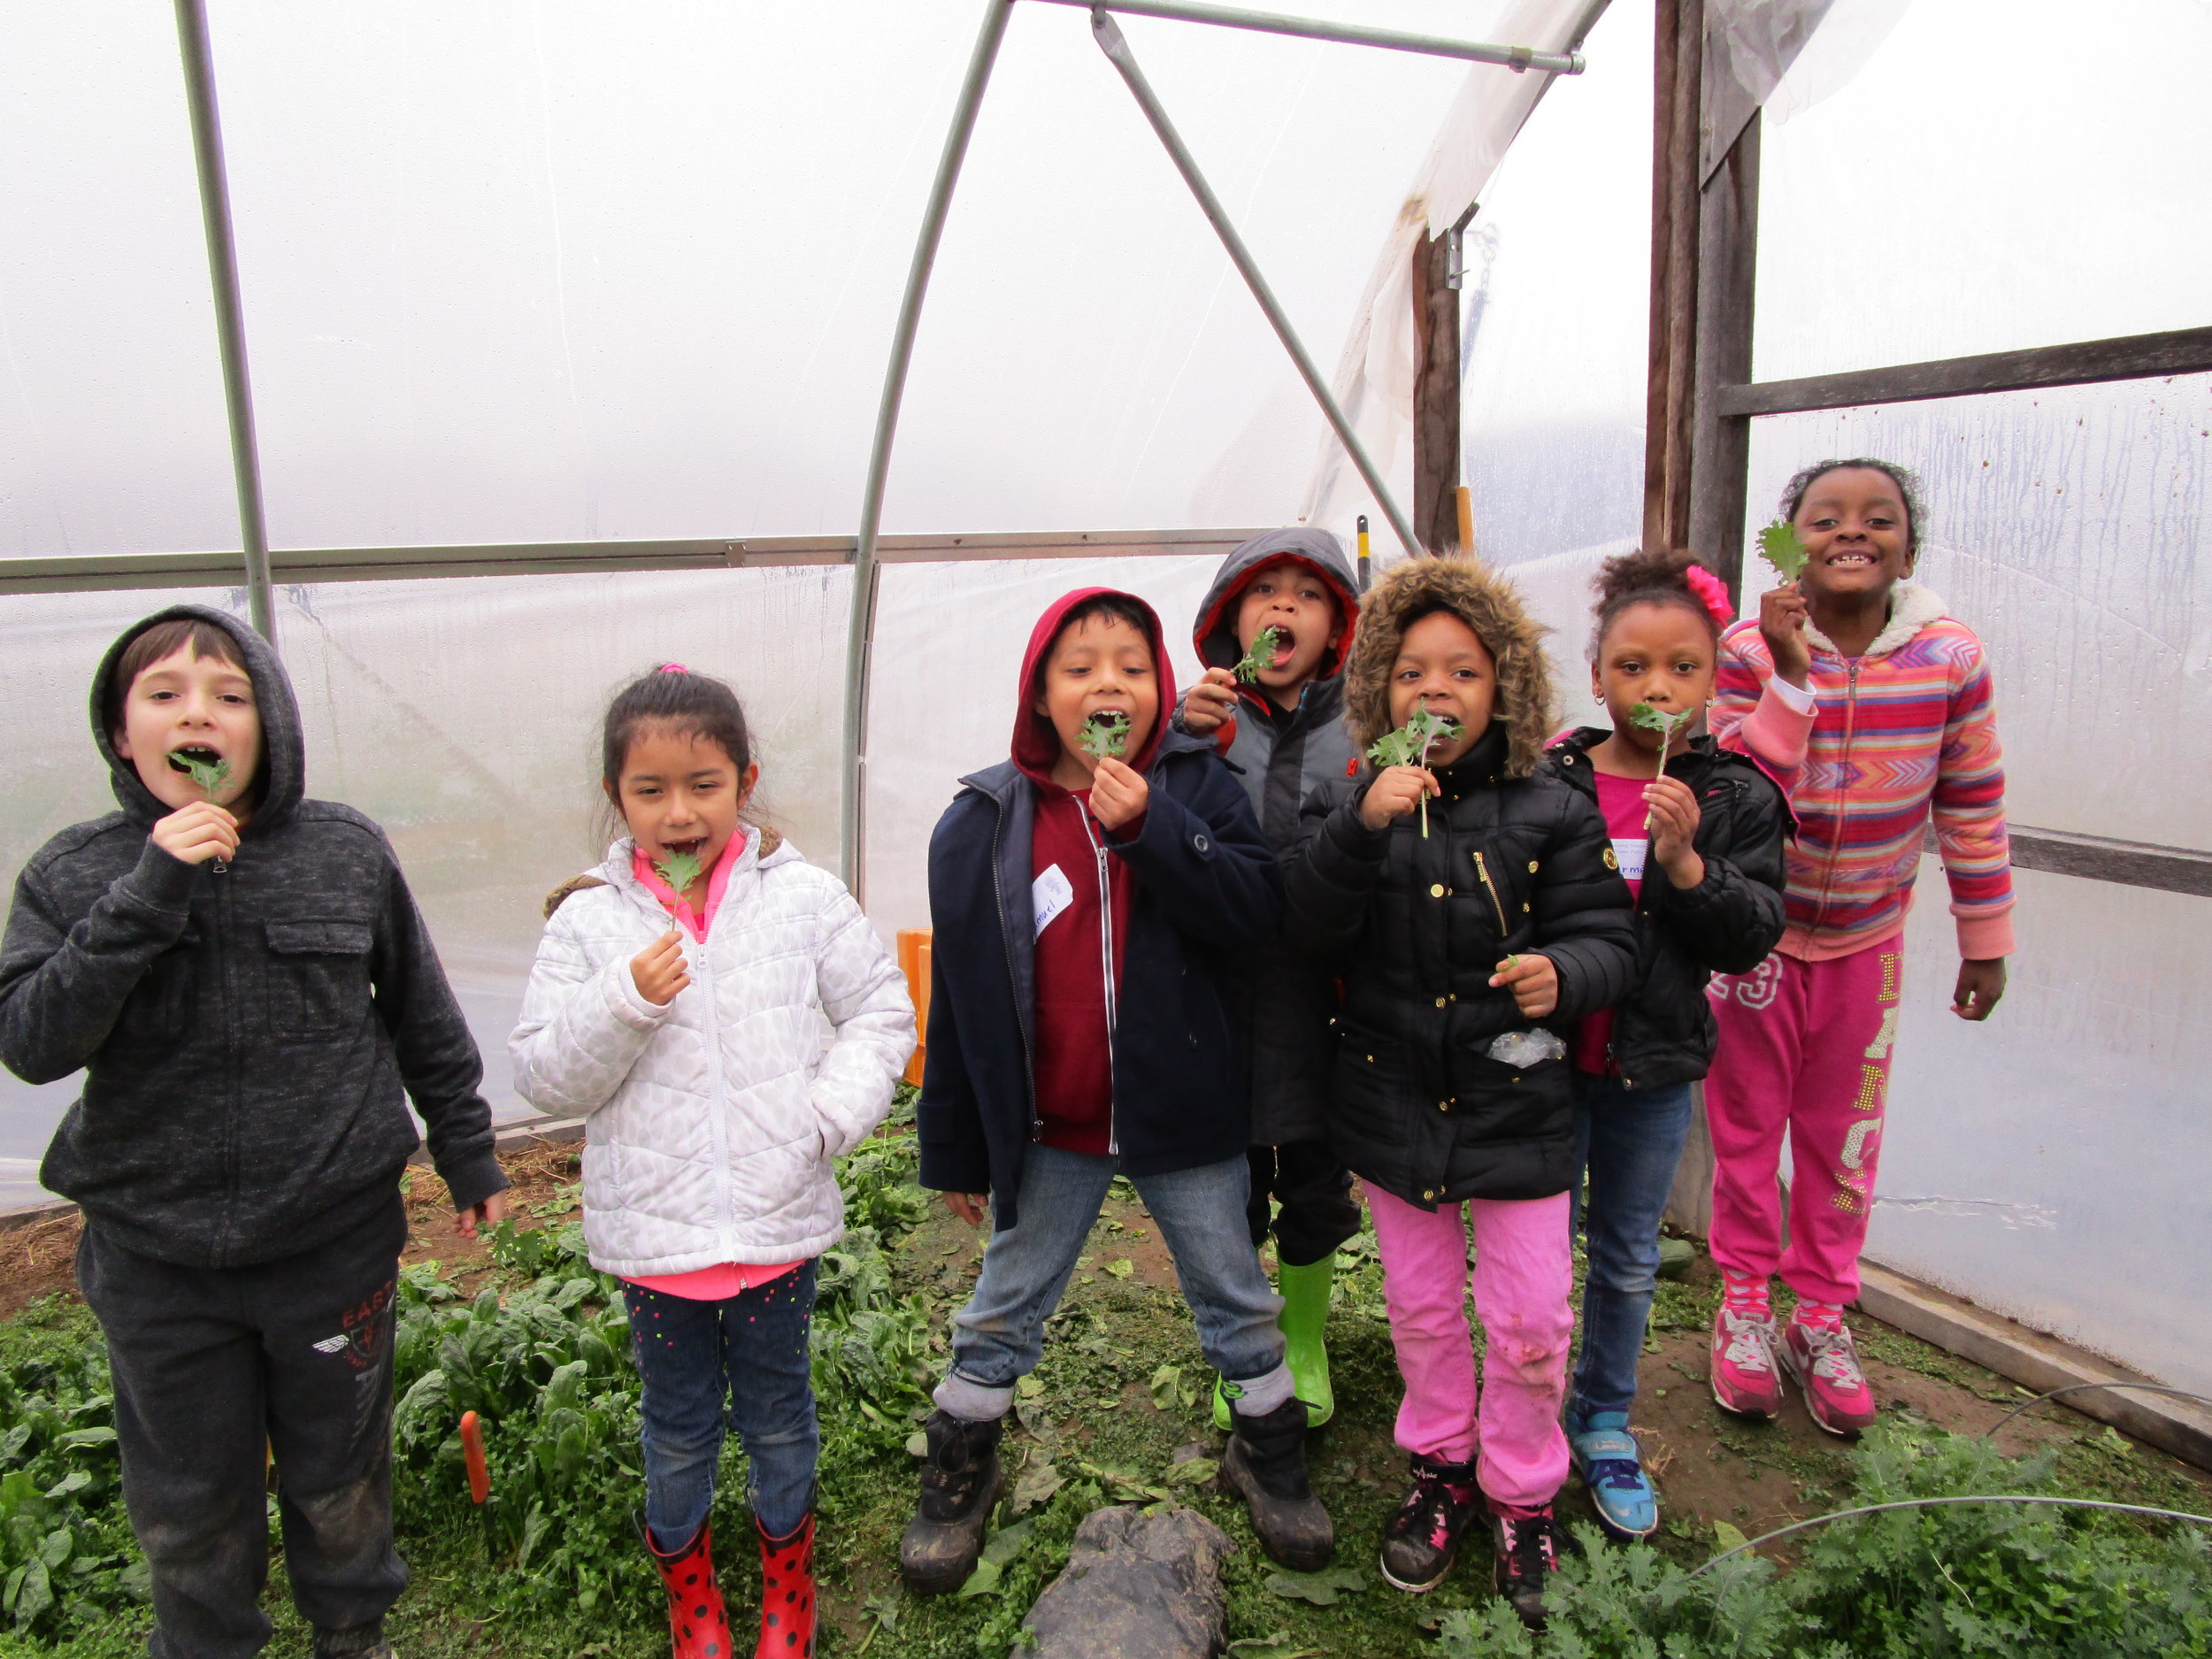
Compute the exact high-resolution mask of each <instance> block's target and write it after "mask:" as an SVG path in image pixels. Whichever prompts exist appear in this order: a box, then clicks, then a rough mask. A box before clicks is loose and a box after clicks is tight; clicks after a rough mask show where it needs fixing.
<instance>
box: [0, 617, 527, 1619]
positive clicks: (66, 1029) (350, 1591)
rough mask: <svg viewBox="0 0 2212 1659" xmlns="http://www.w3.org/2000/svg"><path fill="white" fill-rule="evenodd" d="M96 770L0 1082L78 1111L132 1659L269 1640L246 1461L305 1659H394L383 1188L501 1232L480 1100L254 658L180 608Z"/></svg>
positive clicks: (112, 683)
mask: <svg viewBox="0 0 2212 1659" xmlns="http://www.w3.org/2000/svg"><path fill="white" fill-rule="evenodd" d="M92 722H93V736H94V741H96V744H97V745H98V747H99V750H100V753H101V756H102V757H103V758H104V759H105V760H106V762H107V764H108V767H109V770H110V772H111V773H112V776H113V783H114V789H115V796H116V800H117V802H118V803H119V804H120V806H121V809H122V810H120V811H118V812H111V813H109V814H108V815H107V816H106V817H105V818H95V819H93V820H92V821H91V822H89V823H85V824H78V825H74V826H71V827H70V828H68V829H65V830H64V831H62V832H61V833H59V834H58V835H57V836H55V837H54V838H53V839H52V840H51V841H48V842H47V843H46V845H45V846H44V847H42V848H41V849H39V851H38V852H37V853H36V854H35V855H34V856H33V857H32V858H31V861H30V862H29V864H27V865H25V867H24V870H23V872H22V874H21V876H20V877H19V878H18V879H17V881H16V888H15V902H14V905H13V907H12V909H11V910H10V911H9V914H8V924H7V933H6V936H5V940H4V942H0V1060H4V1061H5V1062H6V1064H7V1065H8V1068H9V1069H10V1070H11V1071H13V1072H15V1073H16V1075H17V1076H19V1077H20V1078H22V1079H25V1080H26V1081H27V1082H32V1083H47V1082H52V1081H54V1080H56V1079H60V1078H64V1077H66V1076H68V1075H69V1074H70V1073H72V1072H73V1071H78V1070H80V1069H82V1071H83V1073H84V1087H83V1093H82V1094H81V1095H80V1096H79V1097H78V1099H77V1102H76V1103H75V1104H74V1105H73V1106H72V1107H71V1108H70V1109H69V1111H68V1115H67V1116H66V1117H65V1118H63V1119H62V1123H61V1127H60V1128H59V1129H58V1131H57V1132H56V1133H55V1135H54V1140H53V1143H52V1145H51V1146H50V1147H49V1148H48V1149H47V1153H46V1161H45V1164H44V1165H43V1166H42V1169H41V1171H40V1179H41V1180H42V1182H43V1183H44V1185H45V1186H46V1187H48V1188H49V1189H50V1190H51V1191H53V1192H57V1193H60V1194H64V1195H65V1196H66V1197H70V1198H73V1199H75V1200H76V1201H77V1202H78V1204H79V1205H80V1206H81V1208H82V1210H83V1212H84V1236H83V1240H82V1242H81V1244H80V1245H79V1247H78V1252H77V1277H78V1283H79V1285H80V1286H81V1288H82V1290H83V1292H84V1296H85V1300H86V1302H88V1303H89V1304H90V1305H91V1308H92V1311H93V1312H94V1314H95V1315H96V1316H97V1317H98V1318H99V1321H100V1325H101V1329H102V1330H103V1331H104V1333H105V1334H106V1337H107V1342H108V1357H109V1364H110V1367H111V1372H112V1376H113V1381H114V1389H115V1428H116V1433H117V1438H118V1441H119V1450H120V1452H121V1455H122V1463H123V1495H124V1499H125V1502H126V1503H127V1506H128V1508H129V1510H130V1517H131V1526H132V1529H133V1531H134V1532H135V1533H136V1535H137V1538H138V1541H139V1545H140V1547H141V1548H142V1549H144V1551H145V1552H146V1559H147V1563H148V1565H149V1566H150V1568H151V1570H152V1581H153V1604H154V1620H155V1629H154V1634H153V1638H152V1641H151V1644H150V1650H151V1652H152V1654H153V1655H155V1659H183V1656H184V1655H192V1656H193V1659H201V1655H209V1656H211V1659H245V1656H246V1655H251V1654H254V1653H256V1652H257V1651H258V1650H259V1649H260V1648H261V1647H262V1646H263V1645H264V1644H265V1642H266V1641H267V1640H268V1639H269V1630H270V1626H269V1621H268V1620H267V1618H266V1617H264V1616H263V1614H262V1612H261V1610H260V1608H259V1606H258V1605H257V1602H258V1600H259V1596H260V1593H261V1589H262V1586H263V1583H264V1581H265V1578H266V1577H267V1561H268V1523H267V1518H266V1511H265V1498H264V1490H265V1479H266V1476H265V1449H264V1448H265V1447H266V1448H269V1450H272V1451H273V1453H274V1456H275V1463H276V1472H277V1486H278V1494H277V1497H278V1504H279V1507H280V1509H281V1511H282V1514H283V1518H284V1543H285V1554H286V1558H287V1562H288V1567H289V1571H290V1578H291V1583H292V1596H293V1601H294V1602H295V1604H296V1606H297V1607H298V1609H299V1610H300V1613H301V1615H302V1617H304V1618H305V1619H306V1620H307V1621H308V1622H309V1623H310V1624H312V1625H313V1626H314V1628H315V1652H316V1655H318V1659H361V1656H364V1655H388V1654H389V1652H390V1649H389V1647H388V1645H387V1644H386V1643H385V1641H384V1637H383V1616H384V1613H385V1610H386V1609H388V1608H389V1607H390V1606H391V1604H392V1602H393V1601H396V1599H397V1598H398V1596H399V1593H400V1591H401V1590H402V1589H403V1587H405V1585H406V1582H407V1569H406V1567H405V1566H404V1564H403V1563H402V1562H401V1561H400V1559H399V1556H398V1555H397V1554H396V1552H395V1551H394V1549H393V1548H392V1516H391V1507H392V1506H391V1389H392V1370H391V1367H392V1335H393V1322H394V1307H393V1289H394V1281H395V1278H396V1274H397V1271H398V1265H399V1252H400V1248H401V1246H403V1244H404V1243H405V1242H406V1239H407V1221H406V1216H405V1213H404V1211H403V1210H402V1208H401V1202H400V1194H399V1177H400V1171H401V1170H402V1169H403V1167H404V1166H405V1164H406V1163H407V1160H408V1157H409V1156H410V1155H411V1153H412V1152H413V1151H414V1150H415V1148H416V1147H417V1145H418V1144H419V1141H418V1138H417V1136H416V1133H415V1128H414V1125H413V1124H412V1123H411V1121H410V1120H409V1118H408V1115H407V1101H408V1098H409V1097H410V1096H412V1098H413V1100H414V1103H415V1106H416V1109H417V1110H419V1112H420V1113H421V1114H422V1118H423V1121H424V1122H425V1123H426V1124H427V1125H429V1129H430V1150H431V1156H432V1159H433V1161H434V1163H435V1164H436V1165H437V1169H438V1173H439V1174H440V1175H441V1176H442V1177H443V1178H444V1180H445V1183H446V1187H447V1188H448V1190H449V1193H450V1194H451V1196H452V1199H453V1202H454V1206H455V1209H456V1210H457V1215H456V1217H455V1227H456V1230H457V1232H461V1233H472V1232H473V1231H474V1229H475V1226H476V1225H477V1224H478V1223H479V1222H483V1223H487V1224H488V1223H495V1222H496V1221H498V1220H499V1219H500V1217H501V1216H502V1215H503V1213H504V1210H505V1201H504V1199H503V1197H501V1196H500V1194H501V1193H502V1191H503V1189H504V1188H505V1187H506V1185H507V1180H506V1178H505V1177H504V1176H503V1175H502V1174H501V1173H500V1170H499V1165H498V1164H497V1162H496V1160H495V1158H494V1156H493V1153H492V1128H491V1112H490V1110H489V1109H488V1107H487V1106H486V1105H485V1103H484V1101H483V1098H482V1096H481V1095H480V1094H478V1092H477V1086H478V1083H479V1081H480V1078H481V1075H482V1067H481V1064H480V1062H479V1060H478V1057H477V1052H476V1045H475V1042H474V1041H473V1040H472V1038H471V1037H470V1035H469V1033H468V1027H467V1026H466V1025H465V1024H464V1023H463V1020H462V1018H461V1010H460V1008H459V1005H458V1004H457V1002H455V1001H454V997H453V993H452V991H451V989H450V988H449V987H448V986H447V984H446V979H445V974H444V972H443V971H442V969H441V968H440V967H439V965H438V958H437V955H436V952H435V951H434V950H433V949H432V948H431V943H430V937H429V934H428V933H427V931H426V929H425V928H424V926H423V921H422V918H421V916H420V915H419V914H418V913H417V911H416V909H415V904H414V901H413V899H412V898H411V896H410V895H409V893H408V890H407V883H406V880H405V879H404V878H403V876H402V875H401V873H400V869H399V862H398V860H397V858H396V857H395V856H394V855H393V852H392V849H391V847H390V845H389V843H388V842H387V841H385V839H384V836H383V833H382V832H381V831H380V830H379V829H378V828H377V826H375V825H374V824H373V823H372V822H371V821H370V820H369V819H368V818H365V817H363V816H362V815H361V814H360V813H358V812H357V811H355V810H353V809H352V808H350V807H345V806H339V805H336V804H334V803H330V802H325V801H311V800H307V799H304V798H303V790H302V785H303V770H304V769H303V749H302V745H301V741H300V722H299V710H298V708H297V706H296V704H295V703H294V702H293V698H292V688H291V686H290V684H289V683H288V681H287V680H286V679H285V677H284V671H283V669H282V668H281V667H280V665H279V664H278V663H277V660H276V656H275V654H274V653H273V651H272V650H271V649H269V647H268V646H267V644H266V643H265V642H264V641H262V639H261V637H260V636H259V635H258V634H254V633H253V632H252V631H251V630H250V629H248V628H247V627H245V626H242V624H240V623H239V622H237V621H236V620H235V619H234V618H230V617H228V616H226V615H224V614H223V613H221V612H219V611H208V610H203V609H201V608H199V607H197V606H193V605H178V606H175V607H173V608H172V609H170V610H167V611H161V612H159V613H158V614H157V615H155V616H153V617H150V618H147V619H146V620H145V621H143V622H142V623H140V624H139V625H138V626H135V627H134V628H132V629H131V630H130V631H129V632H128V633H127V634H124V635H123V637H122V638H121V639H119V640H118V641H116V642H115V644H114V645H113V646H112V647H111V648H110V649H109V651H108V654H107V657H106V658H105V659H104V661H103V662H102V663H101V664H100V668H99V672H98V673H97V674H96V677H95V679H94V681H93V688H92Z"/></svg>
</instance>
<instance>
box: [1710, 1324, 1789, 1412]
mask: <svg viewBox="0 0 2212 1659" xmlns="http://www.w3.org/2000/svg"><path fill="white" fill-rule="evenodd" d="M1712 1376H1713V1403H1714V1404H1716V1405H1717V1406H1718V1407H1719V1408H1720V1409H1722V1410H1724V1411H1732V1412H1734V1413H1735V1414H1736V1415H1737V1416H1738V1417H1755V1418H1757V1419H1758V1420H1759V1421H1760V1422H1763V1423H1770V1422H1772V1421H1773V1420H1774V1418H1775V1417H1777V1416H1778V1415H1779V1414H1780V1412H1781V1409H1782V1379H1781V1377H1780V1375H1779V1374H1778V1372H1777V1371H1776V1370H1775V1366H1774V1317H1773V1315H1771V1314H1770V1313H1769V1312H1768V1311H1767V1310H1766V1308H1765V1306H1764V1305H1763V1304H1761V1303H1757V1302H1749V1303H1744V1302H1725V1301H1724V1302H1722V1303H1721V1305H1720V1311H1719V1312H1718V1313H1717V1314H1716V1315H1714V1316H1713V1352H1712Z"/></svg>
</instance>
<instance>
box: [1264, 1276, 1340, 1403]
mask: <svg viewBox="0 0 2212 1659" xmlns="http://www.w3.org/2000/svg"><path fill="white" fill-rule="evenodd" d="M1335 1278H1336V1252H1334V1251H1333V1250H1332V1251H1331V1252H1330V1253H1329V1254H1328V1255H1326V1256H1323V1257H1322V1258H1321V1259H1320V1260H1319V1261H1317V1262H1313V1263H1309V1264H1307V1265H1306V1266H1304V1267H1284V1268H1281V1269H1279V1270H1278V1271H1277V1272H1276V1275H1275V1288H1276V1291H1277V1293H1278V1294H1280V1295H1281V1297H1282V1299H1283V1312H1282V1318H1281V1324H1282V1327H1283V1340H1284V1342H1285V1344H1286V1346H1287V1347H1288V1348H1289V1350H1290V1352H1289V1354H1288V1355H1287V1356H1286V1357H1287V1358H1288V1359H1289V1361H1290V1374H1291V1376H1292V1378H1293V1379H1295V1380H1296V1382H1297V1384H1298V1397H1299V1398H1300V1399H1301V1400H1302V1401H1304V1402H1306V1426H1307V1427H1308V1428H1314V1429H1317V1428H1319V1427H1320V1426H1321V1425H1323V1424H1324V1423H1326V1422H1327V1421H1328V1420H1329V1419H1330V1418H1331V1417H1334V1416H1335V1415H1336V1393H1335V1391H1334V1390H1333V1389H1332V1388H1331V1387H1330V1386H1329V1350H1328V1348H1327V1347H1326V1346H1325V1333H1326V1331H1327V1327H1328V1323H1329V1286H1330V1285H1331V1283H1332V1282H1333V1281H1334V1279H1335Z"/></svg>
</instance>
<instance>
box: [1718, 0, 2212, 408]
mask: <svg viewBox="0 0 2212 1659" xmlns="http://www.w3.org/2000/svg"><path fill="white" fill-rule="evenodd" d="M1851 9H1852V8H1849V7H1846V6H1839V7H1838V8H1837V9H1836V12H1835V13H1833V14H1832V16H1831V18H1830V19H1829V21H1828V22H1827V23H1825V24H1824V26H1823V27H1822V29H1821V31H1820V32H1818V33H1816V34H1815V35H1814V36H1813V38H1812V40H1811V42H1810V43H1809V45H1808V46H1807V47H1806V49H1805V51H1804V53H1803V55H1802V56H1801V57H1800V58H1798V60H1797V62H1796V64H1795V65H1793V67H1792V69H1791V70H1790V73H1788V74H1787V75H1786V76H1785V77H1784V78H1783V81H1782V84H1781V85H1780V86H1779V87H1778V88H1777V89H1776V91H1775V94H1774V96H1773V97H1772V98H1771V99H1770V102H1769V104H1768V107H1767V114H1766V121H1765V127H1764V129H1763V134H1762V140H1763V142H1762V146H1761V150H1760V161H1759V167H1760V196H1759V303H1758V308H1757V317H1756V330H1757V333H1756V342H1755V358H1754V361H1755V373H1756V376H1757V378H1758V379H1760V380H1787V379H1792V378H1794V377H1797V376H1800V375H1809V374H1826V373H1837V372H1839V371H1842V370H1847V369H1871V368H1880V367H1883V366H1886V365H1890V364H1897V363H1917V362H1922V361H1925V360H1928V359H1932V358H1939V357H1967V356H1971V355H1974V354H1976V353H1979V352H1985V351H2003V350H2011V349H2017V348H2021V347H2027V346H2044V345H2054V344H2057V343H2059V342H2064V341H2071V340H2097V339H2102V338H2105V337H2107V336H2109V335H2115V334H2147V333H2152V332H2154V331H2158V330H2162V329H2169V328H2198V327H2202V326H2204V325H2205V324H2206V322H2207V321H2208V320H2212V319H2208V318H2207V315H2206V311H2205V295H2206V284H2205V280H2204V272H2205V269H2206V266H2207V264H2208V262H2212V217H2208V215H2207V214H2206V212H2205V211H2204V208H2205V203H2206V201H2207V199H2208V198H2212V104H2208V102H2207V100H2206V99H2205V97H2204V89H2203V71H2204V65H2206V64H2207V63H2208V62H2212V7H2207V6H2205V5H2203V4H2200V0H2112V3H2111V4H2102V5H2096V6H2087V7H2085V6H2082V5H2079V4H2070V3H2069V0H1941V4H1934V3H1932V0H1924V3H1923V4H1916V5H1910V6H1906V7H1904V8H1903V9H1902V12H1901V16H1900V17H1898V19H1897V20H1896V22H1895V26H1894V27H1892V28H1890V29H1889V31H1888V32H1887V34H1886V35H1878V32H1877V34H1876V35H1873V36H1870V35H1866V34H1865V33H1864V32H1863V31H1860V30H1856V29H1854V28H1849V27H1838V26H1839V25H1842V24H1847V23H1849V22H1851V21H1852V19H1850V18H1848V17H1847V16H1846V15H1844V14H1845V13H1846V12H1848V11H1850V10H1851ZM1875 9H1876V8H1873V7H1869V6H1861V7H1859V8H1858V10H1860V11H1870V10H1875ZM1869 38H1878V40H1879V44H1878V45H1877V46H1875V47H1874V49H1873V50H1872V52H1871V53H1870V55H1865V56H1862V53H1863V49H1864V46H1865V43H1866V41H1867V39H1869Z"/></svg>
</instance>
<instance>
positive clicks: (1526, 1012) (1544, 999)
mask: <svg viewBox="0 0 2212 1659" xmlns="http://www.w3.org/2000/svg"><path fill="white" fill-rule="evenodd" d="M1490 983H1491V984H1492V985H1494V986H1501V987H1503V988H1505V989H1506V990H1509V991H1510V992H1512V993H1513V1004H1514V1006H1515V1007H1517V1008H1518V1009H1519V1010H1521V1018H1523V1019H1542V1018H1546V1017H1547V1016H1548V1015H1549V1014H1551V1013H1553V1012H1554V1011H1555V1010H1557V1008H1558V1007H1559V970H1558V969H1557V968H1555V967H1554V966H1553V965H1552V960H1551V958H1550V957H1549V956H1536V955H1534V954H1532V953H1531V952H1528V951H1524V952H1522V953H1521V954H1520V955H1519V956H1508V957H1507V958H1506V959H1505V960H1504V961H1502V962H1501V963H1500V964H1498V971H1497V972H1495V973H1494V974H1492V975H1491V976H1490Z"/></svg>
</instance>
